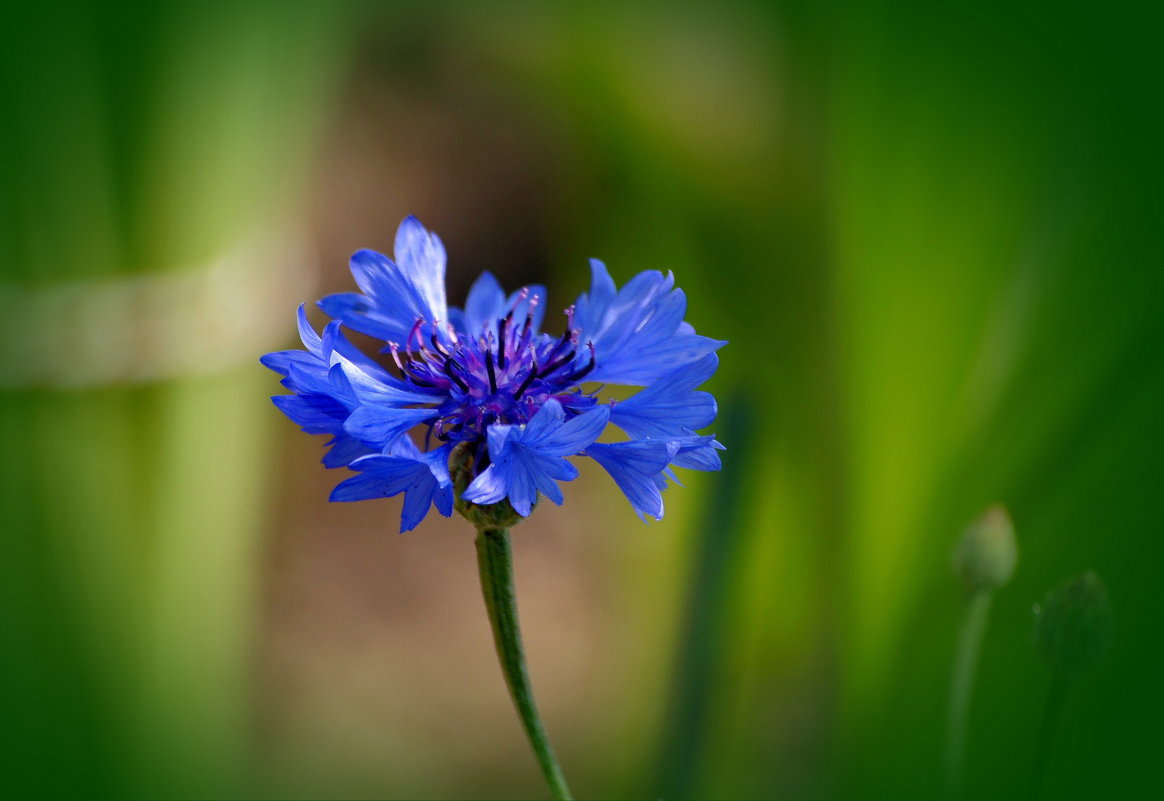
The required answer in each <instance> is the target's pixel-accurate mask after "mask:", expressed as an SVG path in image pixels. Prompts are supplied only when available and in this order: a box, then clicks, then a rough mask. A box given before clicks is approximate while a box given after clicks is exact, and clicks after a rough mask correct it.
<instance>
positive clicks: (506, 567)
mask: <svg viewBox="0 0 1164 801" xmlns="http://www.w3.org/2000/svg"><path fill="white" fill-rule="evenodd" d="M477 567H478V568H479V569H480V572H481V592H482V594H483V595H484V596H485V609H486V611H487V612H488V613H489V623H490V624H491V625H492V627H493V641H494V643H495V644H496V646H497V657H498V659H499V660H500V661H501V672H502V673H504V674H505V683H506V684H507V685H508V686H509V694H510V695H511V696H512V697H513V705H514V706H515V707H516V708H517V714H518V716H519V717H520V718H521V722H522V725H523V726H524V727H525V733H526V735H527V736H528V737H529V742H530V745H531V746H533V750H534V754H535V756H537V759H538V764H539V765H541V768H542V773H543V774H545V777H546V782H547V783H548V784H549V785H550V792H551V793H552V794H553V797H554V799H555V801H570V799H571V796H570V788H569V787H567V786H566V778H565V777H564V776H563V775H562V769H561V768H560V767H559V766H558V761H557V759H555V758H554V749H553V748H551V747H550V739H549V737H547V736H546V730H545V727H543V726H542V721H541V718H539V717H538V710H537V706H536V705H535V704H534V697H533V690H532V688H531V687H530V681H529V672H528V671H527V670H526V666H525V651H524V649H523V648H522V645H521V627H520V626H519V625H518V620H517V596H516V594H515V592H514V589H513V551H512V549H511V548H510V545H509V530H508V529H504V528H483V529H480V530H479V531H478V532H477Z"/></svg>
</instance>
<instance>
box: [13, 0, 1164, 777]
mask: <svg viewBox="0 0 1164 801" xmlns="http://www.w3.org/2000/svg"><path fill="white" fill-rule="evenodd" d="M1158 22H1159V20H1158V19H1156V18H1155V17H1154V16H1153V15H1152V12H1151V9H1150V6H1148V5H1147V4H1145V5H1144V6H1143V7H1142V8H1140V7H1137V6H1134V5H1129V6H1123V5H1120V4H1116V5H1110V4H1105V5H1096V4H1087V5H1083V4H1080V5H1078V6H1077V5H1075V4H1061V3H1060V4H1053V5H1052V4H1047V5H1046V6H1042V5H1041V4H1012V3H995V2H976V3H966V4H961V3H958V4H920V3H901V4H889V5H884V6H881V7H879V8H878V9H877V10H872V9H870V8H868V7H865V5H864V4H852V5H849V4H828V5H821V4H809V3H794V2H788V3H744V2H716V3H703V4H700V3H686V4H685V3H661V2H660V3H656V2H634V3H602V2H599V3H532V2H530V3H519V2H495V3H476V2H435V3H374V2H301V1H298V0H288V2H254V1H253V0H239V1H237V2H229V3H228V2H217V0H214V1H211V2H207V1H206V0H200V1H199V2H193V0H172V1H171V2H166V3H131V2H122V3H113V2H104V3H96V2H55V3H46V4H25V5H24V6H22V7H19V8H18V7H13V8H10V9H8V10H7V11H6V12H5V19H4V22H3V24H0V270H2V282H0V326H2V328H0V333H2V336H0V358H2V361H0V385H2V388H0V442H2V444H3V447H4V454H5V458H4V459H3V467H2V468H0V469H2V471H3V484H2V488H0V498H2V513H0V528H2V530H3V535H2V536H0V740H2V742H0V787H6V788H7V792H6V794H9V795H11V794H15V793H17V792H18V791H19V792H20V793H21V794H24V793H27V792H29V791H31V792H33V793H35V794H38V795H47V796H61V797H106V796H113V797H121V798H125V797H150V798H158V797H254V798H266V797H301V798H340V797H344V798H357V797H368V798H538V797H544V795H545V789H544V787H543V785H542V783H541V780H540V778H539V775H538V773H537V769H536V766H535V763H534V761H533V758H532V756H531V755H530V754H529V752H528V749H527V746H526V744H525V742H524V740H523V739H522V736H521V732H520V729H519V727H518V724H517V722H516V718H515V716H514V714H513V711H512V709H511V707H510V704H509V699H508V697H507V696H506V694H505V690H504V686H503V683H502V680H501V676H500V672H499V670H498V668H497V665H496V662H495V657H494V654H493V652H492V646H491V640H490V634H489V630H488V626H487V623H486V619H485V615H484V613H483V609H482V604H481V600H480V596H479V591H478V587H477V585H476V570H475V564H474V554H473V548H472V532H471V530H469V529H468V528H467V525H466V524H464V523H463V522H462V521H458V520H456V519H454V520H448V521H446V520H444V519H440V518H436V517H435V516H433V518H431V519H430V520H428V521H426V523H425V524H424V525H423V526H422V527H421V529H420V530H418V531H416V532H414V533H411V534H409V535H407V536H403V537H401V536H397V535H396V534H395V533H394V532H395V527H396V520H397V516H398V513H399V507H398V501H396V500H388V501H382V502H366V503H360V504H353V505H339V504H336V505H330V504H328V503H327V500H326V498H327V493H328V491H329V489H330V487H331V486H332V485H334V483H336V482H337V481H338V480H340V479H341V478H342V476H340V475H338V474H337V473H336V472H329V471H325V470H324V468H323V467H322V466H321V465H320V464H319V461H318V460H319V458H320V457H321V456H322V442H321V441H319V440H318V439H313V438H310V437H308V436H306V435H304V434H301V433H300V432H298V431H297V430H296V429H295V428H294V426H293V425H292V424H291V423H289V422H288V421H286V420H284V419H283V418H282V417H281V416H280V415H279V414H278V413H277V411H276V410H275V409H274V408H273V407H272V406H271V405H270V402H269V401H268V400H267V396H269V395H271V394H275V393H277V392H278V385H277V381H276V377H275V376H274V375H272V374H270V373H268V372H266V371H265V370H263V369H262V368H261V367H260V366H259V365H258V362H257V359H258V356H259V355H260V354H262V353H263V352H266V351H268V350H273V349H278V348H281V347H286V346H289V345H291V344H292V343H293V342H294V308H295V306H296V305H297V304H298V303H300V302H304V301H311V300H313V299H314V298H317V297H320V296H321V295H322V294H323V293H325V292H330V291H341V290H344V289H346V288H347V287H349V286H350V277H349V275H348V273H347V264H346V259H347V256H348V254H350V253H351V252H352V251H354V250H356V249H357V248H360V247H373V248H377V249H381V250H388V249H390V247H391V240H392V234H393V231H394V229H395V226H396V224H397V223H398V222H399V220H400V219H401V218H402V217H403V216H405V215H406V214H409V213H415V214H417V215H418V216H419V217H420V218H421V220H422V221H424V222H425V224H426V225H428V226H429V227H430V228H432V229H433V230H435V231H437V232H438V233H439V234H440V235H441V236H442V238H443V239H444V241H445V243H446V245H447V247H448V250H449V256H450V266H449V284H450V297H451V299H452V300H453V301H454V302H459V301H460V300H461V299H463V297H464V292H465V290H466V289H467V288H468V285H469V284H470V282H471V281H472V280H473V278H474V277H475V276H476V275H477V274H478V273H479V271H481V270H482V269H489V270H492V271H494V273H496V274H497V275H498V276H499V277H500V278H501V279H502V281H503V283H504V284H506V285H507V286H509V287H516V286H519V285H521V284H522V283H525V282H533V281H538V282H546V283H548V284H549V285H550V287H551V296H552V297H551V302H552V304H557V305H556V306H554V308H562V307H565V306H566V305H567V304H568V303H569V302H570V301H571V300H572V298H573V297H574V296H575V295H576V294H577V293H578V292H580V291H582V290H583V289H584V288H585V287H586V285H587V281H588V274H587V269H586V259H587V258H588V257H590V256H598V257H601V258H603V259H604V260H605V261H606V263H607V264H608V265H609V267H610V269H611V271H612V273H613V274H614V275H615V277H616V278H617V279H618V280H619V281H624V280H626V279H627V278H629V277H630V276H631V275H633V274H634V273H636V272H638V271H640V270H643V269H663V270H668V269H669V270H673V271H674V272H675V274H676V276H677V280H678V282H679V284H680V285H681V286H682V287H684V288H685V289H686V290H687V292H688V296H689V298H690V314H689V319H690V320H691V321H692V322H693V323H694V324H695V325H696V326H697V327H698V328H699V330H700V331H701V332H704V333H707V334H710V335H712V336H715V337H720V338H724V339H728V340H730V341H731V344H730V345H729V346H728V347H727V348H725V349H724V350H723V351H722V353H721V356H722V367H721V370H720V373H719V375H717V377H716V378H715V379H714V381H713V382H712V385H711V386H710V388H711V389H712V390H713V391H714V392H715V393H716V394H717V396H718V398H719V402H720V418H719V420H718V421H717V424H716V427H715V432H716V433H717V434H718V435H719V438H720V439H721V440H722V441H723V442H724V443H726V445H727V447H728V450H727V451H726V452H725V454H724V457H725V458H724V465H725V466H724V470H723V472H722V473H719V474H698V475H692V476H690V480H689V481H687V482H686V483H687V486H686V487H685V488H683V489H679V488H675V489H672V490H671V491H669V492H668V494H667V515H666V518H665V519H664V520H663V521H662V522H660V523H655V524H652V525H649V526H645V525H643V524H641V523H640V522H639V521H638V520H637V518H636V517H635V516H634V514H633V513H632V512H631V510H630V508H629V507H628V506H627V504H626V503H625V502H624V500H623V499H622V497H621V496H620V495H619V494H618V492H617V490H615V488H614V487H613V485H612V484H611V483H610V482H609V481H608V480H607V479H606V477H605V476H604V475H602V474H600V471H599V472H596V471H595V470H584V471H583V475H582V477H581V478H580V479H579V480H578V481H577V482H575V483H574V484H573V485H571V486H569V487H568V491H567V504H566V505H565V506H563V507H561V508H553V507H549V506H547V507H546V508H542V509H539V511H538V513H537V515H536V516H535V518H534V519H533V520H532V521H530V522H528V523H526V524H525V525H523V526H521V527H520V528H519V529H517V530H516V531H515V535H514V536H515V551H516V569H517V581H518V591H519V593H518V594H519V599H520V605H521V613H522V616H523V623H524V627H525V633H526V642H527V648H528V651H529V658H530V667H531V672H532V675H533V680H534V685H535V688H536V690H537V693H538V696H539V700H540V704H541V706H542V709H543V713H544V715H545V717H546V719H547V725H548V727H549V730H550V732H551V735H552V737H553V739H554V741H555V744H556V746H557V750H558V751H559V755H560V757H561V760H562V762H563V765H564V768H565V771H566V773H567V775H568V776H569V777H570V780H571V783H572V785H573V786H574V789H575V792H576V793H577V794H578V795H579V796H580V797H584V798H627V797H641V798H663V799H687V798H692V799H694V798H785V797H787V798H831V797H845V798H858V797H862V798H885V797H893V798H928V797H935V796H937V795H939V794H940V793H941V792H942V747H943V737H944V731H945V725H946V703H947V700H946V699H947V695H948V693H949V688H950V671H951V667H952V663H953V659H954V648H955V639H956V636H957V631H958V627H959V626H960V625H961V620H962V615H963V613H964V609H965V597H964V594H963V592H962V590H961V588H960V586H959V585H958V583H957V582H956V581H955V579H954V577H953V575H952V573H951V570H950V552H951V550H952V548H953V545H954V544H955V542H956V541H957V539H958V537H959V535H960V533H961V532H962V530H963V529H964V528H965V526H966V524H967V523H968V522H969V521H970V520H972V519H973V518H974V517H975V516H976V515H977V514H978V513H979V512H981V511H982V509H984V508H985V507H986V506H988V505H989V504H991V503H993V502H1003V503H1005V504H1007V505H1008V507H1009V508H1010V510H1011V514H1012V516H1013V518H1014V521H1015V526H1016V531H1017V534H1018V541H1019V549H1020V557H1019V564H1018V569H1017V572H1016V574H1015V577H1014V580H1013V581H1012V582H1011V583H1010V584H1009V585H1008V586H1006V587H1005V588H1003V589H1002V590H1000V591H999V592H998V593H997V596H996V598H995V602H994V606H993V609H992V616H991V620H990V626H989V629H988V631H987V634H986V637H985V640H984V643H983V650H982V656H981V663H980V670H979V675H978V681H977V683H976V686H975V695H974V699H973V703H972V706H971V711H970V720H969V734H968V747H967V754H966V770H967V777H966V786H965V792H966V794H967V796H984V797H998V798H1008V797H1025V796H1026V795H1027V793H1028V783H1029V781H1030V774H1031V770H1032V762H1033V759H1034V752H1035V748H1036V740H1037V738H1038V732H1039V726H1040V719H1041V717H1042V715H1043V710H1044V706H1045V704H1046V699H1047V695H1048V691H1049V687H1050V683H1051V672H1050V670H1049V668H1048V667H1047V666H1046V665H1044V664H1043V663H1042V662H1041V661H1040V660H1039V658H1038V656H1037V654H1036V653H1035V650H1034V648H1033V646H1032V634H1031V632H1032V607H1033V605H1034V604H1035V603H1036V602H1037V601H1039V599H1040V598H1042V597H1043V595H1044V594H1045V593H1046V591H1047V590H1048V589H1049V588H1050V587H1052V586H1053V585H1055V584H1057V583H1059V582H1060V581H1061V580H1063V579H1064V578H1067V577H1068V576H1071V575H1074V574H1077V573H1079V572H1081V571H1082V570H1084V569H1094V570H1095V571H1097V572H1098V574H1099V575H1100V576H1101V577H1102V578H1103V579H1104V580H1105V582H1106V583H1107V586H1108V588H1109V591H1110V597H1111V602H1112V606H1113V608H1114V610H1115V616H1116V620H1117V634H1116V639H1115V644H1114V647H1113V649H1112V650H1111V652H1110V654H1109V655H1108V657H1107V659H1106V660H1105V661H1104V662H1103V663H1102V664H1100V665H1099V666H1098V667H1096V668H1095V669H1094V670H1092V671H1090V672H1088V673H1087V674H1085V675H1084V676H1082V677H1080V678H1079V680H1078V681H1076V682H1075V684H1074V686H1073V687H1072V690H1071V693H1070V694H1069V696H1068V698H1067V700H1066V705H1065V707H1064V710H1063V716H1062V721H1061V725H1060V726H1059V729H1058V735H1057V738H1056V740H1055V742H1054V747H1053V749H1052V751H1051V755H1050V759H1049V764H1048V771H1047V776H1046V782H1045V787H1044V793H1045V795H1046V797H1056V798H1094V797H1099V796H1114V797H1120V796H1124V797H1126V796H1132V795H1139V794H1141V793H1143V792H1145V791H1150V788H1151V787H1152V786H1158V785H1159V783H1160V773H1159V767H1158V760H1159V757H1160V752H1161V746H1162V745H1164V741H1162V739H1161V720H1164V691H1162V689H1161V688H1162V685H1161V681H1160V675H1161V667H1164V664H1162V662H1164V660H1162V659H1161V657H1162V654H1164V648H1162V646H1161V634H1162V633H1164V626H1162V625H1161V612H1160V609H1161V598H1162V596H1161V590H1160V587H1161V576H1162V575H1164V574H1162V572H1161V571H1162V569H1164V568H1162V557H1164V546H1162V544H1161V543H1162V537H1161V535H1162V534H1164V531H1162V529H1161V524H1160V515H1159V513H1158V506H1159V497H1160V490H1161V479H1162V477H1164V437H1162V434H1164V423H1162V420H1161V418H1162V414H1161V412H1162V411H1164V358H1162V355H1164V354H1162V345H1164V271H1162V266H1164V259H1162V256H1164V245H1162V237H1161V219H1160V196H1161V195H1160V187H1161V186H1162V185H1164V169H1162V166H1161V158H1160V143H1161V134H1162V130H1161V118H1162V113H1161V109H1162V108H1164V105H1162V103H1161V100H1162V98H1161V96H1160V95H1161V92H1160V87H1161V78H1162V75H1164V71H1162V69H1161V67H1162V66H1164V65H1162V64H1161V52H1162V51H1161V49H1160V47H1159V42H1158V41H1157V40H1158V38H1159V37H1158V31H1159V25H1158ZM320 319H321V318H320V317H318V316H317V317H316V321H317V322H319V321H320Z"/></svg>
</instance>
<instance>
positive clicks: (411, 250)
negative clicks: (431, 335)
mask: <svg viewBox="0 0 1164 801" xmlns="http://www.w3.org/2000/svg"><path fill="white" fill-rule="evenodd" d="M394 255H395V256H396V263H397V264H398V265H399V266H400V272H401V274H402V275H403V276H404V278H405V280H407V281H408V283H409V284H410V285H411V286H412V288H413V290H414V292H415V293H416V294H417V295H419V297H420V299H421V301H422V303H423V309H422V311H423V314H421V317H423V318H424V319H425V320H428V321H430V322H431V321H434V320H441V321H447V320H448V314H447V308H446V306H447V303H446V301H445V262H446V256H445V246H444V245H443V244H442V243H441V240H440V237H438V236H437V235H436V234H433V233H430V232H429V231H428V230H427V229H426V228H425V227H424V226H423V225H421V224H420V220H418V219H416V217H413V216H412V215H409V216H408V217H405V218H404V221H403V222H401V223H400V227H399V228H397V229H396V244H395V246H394Z"/></svg>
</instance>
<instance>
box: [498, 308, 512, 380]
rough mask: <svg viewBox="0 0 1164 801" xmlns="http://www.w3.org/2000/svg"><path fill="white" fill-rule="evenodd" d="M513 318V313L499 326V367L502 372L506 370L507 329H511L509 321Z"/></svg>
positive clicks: (506, 316)
mask: <svg viewBox="0 0 1164 801" xmlns="http://www.w3.org/2000/svg"><path fill="white" fill-rule="evenodd" d="M512 317H513V312H510V313H509V314H507V315H505V319H504V320H502V321H501V325H499V326H497V366H498V367H500V368H501V369H502V370H504V369H505V329H506V328H508V327H509V321H510V319H512Z"/></svg>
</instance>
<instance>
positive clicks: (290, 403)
mask: <svg viewBox="0 0 1164 801" xmlns="http://www.w3.org/2000/svg"><path fill="white" fill-rule="evenodd" d="M271 401H272V402H273V403H274V404H275V405H276V406H277V407H279V411H281V412H283V414H285V415H287V416H288V417H289V418H291V420H292V421H293V422H295V423H296V424H297V425H298V426H299V427H300V428H302V429H303V430H304V431H305V432H307V433H308V434H338V433H340V431H341V430H342V429H343V424H344V419H345V418H346V417H347V416H348V410H347V407H345V406H344V405H343V404H341V403H340V402H339V401H337V400H336V399H335V398H333V397H331V396H330V395H276V396H275V397H273V398H271Z"/></svg>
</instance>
